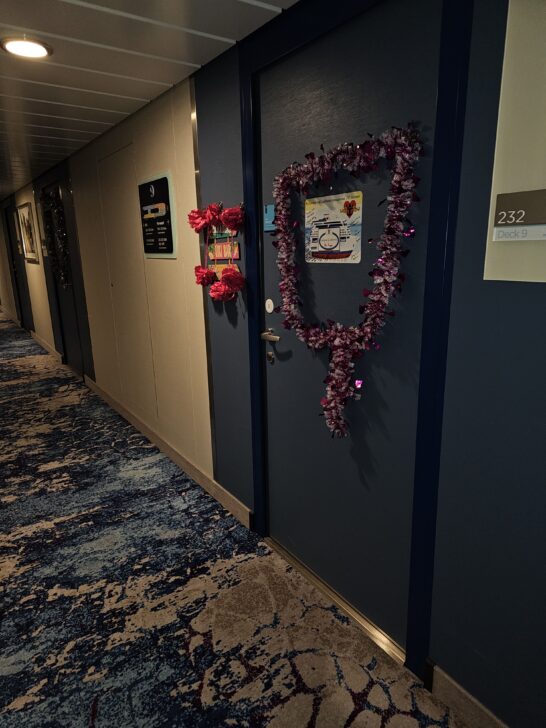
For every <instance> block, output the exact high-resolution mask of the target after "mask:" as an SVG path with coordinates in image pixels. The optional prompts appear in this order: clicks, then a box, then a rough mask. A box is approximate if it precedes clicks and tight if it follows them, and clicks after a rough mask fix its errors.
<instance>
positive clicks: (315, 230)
mask: <svg viewBox="0 0 546 728" xmlns="http://www.w3.org/2000/svg"><path fill="white" fill-rule="evenodd" d="M361 239H362V192H346V193H345V194H341V195H328V196H327V197H312V198H308V199H306V200H305V262H306V263H360V251H361Z"/></svg>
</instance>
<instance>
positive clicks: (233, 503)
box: [84, 375, 252, 528]
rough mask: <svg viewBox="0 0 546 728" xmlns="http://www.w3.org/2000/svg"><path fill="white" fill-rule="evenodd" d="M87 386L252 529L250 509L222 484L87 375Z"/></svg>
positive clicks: (85, 378)
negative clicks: (206, 473)
mask: <svg viewBox="0 0 546 728" xmlns="http://www.w3.org/2000/svg"><path fill="white" fill-rule="evenodd" d="M84 381H85V384H86V385H87V386H88V387H89V389H90V390H91V391H93V392H95V394H98V395H99V397H101V399H103V400H104V401H105V402H106V403H107V404H109V405H110V407H112V408H113V409H115V410H116V412H118V413H119V414H120V415H121V416H122V417H123V418H124V419H126V420H127V421H128V422H130V423H131V424H132V425H133V427H136V429H137V430H139V432H141V433H142V434H143V435H144V436H145V437H147V438H148V440H150V442H152V443H153V444H154V445H155V446H156V447H158V448H159V449H160V450H161V452H162V453H164V454H165V455H166V456H167V457H168V458H170V459H171V460H172V461H173V462H174V463H176V465H178V467H179V468H181V469H182V470H183V471H184V472H185V473H186V474H187V475H189V476H190V478H192V479H193V480H195V482H196V483H197V484H198V485H200V486H201V487H202V488H203V490H206V491H207V493H208V494H209V495H210V496H212V497H213V498H214V499H215V500H216V501H218V503H220V505H221V506H223V507H224V508H225V509H226V510H227V511H229V512H230V513H231V515H232V516H234V517H235V518H236V519H237V520H238V521H239V522H240V523H242V524H243V526H246V527H247V528H250V523H251V518H252V512H251V511H250V509H249V508H248V507H247V506H245V505H244V503H241V501H239V500H238V499H237V498H236V497H235V496H234V495H232V494H231V493H230V492H229V491H227V490H226V489H225V488H224V487H223V486H222V485H220V483H217V482H216V481H215V480H213V479H212V478H210V477H209V476H208V475H205V473H203V472H202V471H201V470H200V469H199V468H198V467H197V466H196V465H194V464H193V463H191V462H190V461H189V460H187V459H186V458H185V457H184V456H183V455H181V454H180V453H179V452H178V451H177V450H175V448H174V447H172V445H169V443H168V442H166V441H165V440H163V438H161V437H160V436H159V435H157V434H156V433H155V432H154V431H153V430H151V429H150V428H149V427H148V425H146V424H145V423H144V422H143V421H142V420H141V419H140V418H139V417H137V416H136V415H134V414H133V413H132V412H130V411H129V410H128V409H127V408H126V407H124V406H123V405H122V404H120V403H119V402H118V401H117V400H116V399H114V397H112V396H111V395H109V394H108V392H106V391H105V390H104V389H102V388H101V387H100V386H99V385H98V384H97V383H96V382H94V381H93V380H92V379H90V378H89V377H88V376H87V375H86V376H85V377H84Z"/></svg>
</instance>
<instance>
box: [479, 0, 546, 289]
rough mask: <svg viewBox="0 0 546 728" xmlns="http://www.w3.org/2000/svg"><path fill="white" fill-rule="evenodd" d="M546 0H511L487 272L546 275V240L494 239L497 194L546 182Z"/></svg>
mask: <svg viewBox="0 0 546 728" xmlns="http://www.w3.org/2000/svg"><path fill="white" fill-rule="evenodd" d="M545 37H546V2H545V0H510V4H509V9H508V24H507V28H506V44H505V50H504V65H503V70H502V85H501V97H500V105H499V119H498V125H497V142H496V147H495V164H494V168H493V184H492V190H491V208H490V215H489V230H488V234H487V251H486V257H485V274H484V278H486V279H491V280H508V281H546V242H545V241H544V240H535V241H533V240H528V241H522V240H518V241H493V222H494V217H495V206H496V199H497V195H498V194H500V193H503V192H524V191H527V190H538V189H545V188H546V125H545V119H546V42H545Z"/></svg>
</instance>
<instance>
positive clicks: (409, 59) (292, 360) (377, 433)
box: [259, 0, 441, 645]
mask: <svg viewBox="0 0 546 728" xmlns="http://www.w3.org/2000/svg"><path fill="white" fill-rule="evenodd" d="M440 14H441V3H438V2H436V0H418V2H415V3H407V2H404V0H384V2H381V3H378V4H377V5H375V6H373V7H372V8H371V9H370V10H367V11H366V12H364V13H363V14H362V15H361V16H359V17H357V18H356V19H355V20H353V21H351V22H349V23H347V24H345V25H343V26H341V27H339V28H337V29H335V30H333V31H331V32H330V33H329V34H327V35H325V36H323V37H321V38H320V39H319V40H317V41H315V42H313V43H312V44H310V45H308V46H305V47H304V48H302V49H300V50H298V51H297V52H295V53H293V54H291V55H289V56H287V57H285V58H283V59H282V60H281V61H280V62H278V63H277V64H275V65H273V66H271V67H270V68H268V69H267V70H266V71H264V72H262V73H261V74H260V78H259V86H260V118H261V160H262V196H263V202H264V204H268V203H269V204H270V203H272V202H273V198H272V185H273V179H274V177H275V176H276V175H277V174H279V173H280V172H281V171H282V170H283V169H284V168H285V167H286V166H287V165H289V164H291V163H292V162H294V161H305V154H306V153H308V152H315V153H317V154H320V146H321V145H323V146H324V148H325V149H328V148H330V147H333V146H336V145H338V144H340V143H343V142H354V143H358V142H361V141H364V140H366V138H367V134H368V133H372V134H380V133H381V132H383V131H384V130H385V129H387V128H388V127H391V126H399V127H401V126H406V125H407V123H408V122H410V121H414V122H417V124H418V126H419V128H420V130H421V133H422V136H423V138H424V141H425V150H426V154H425V157H424V158H423V159H422V161H421V162H420V163H419V166H418V169H417V174H418V175H419V177H420V178H421V182H420V185H419V190H418V192H419V195H420V197H421V201H420V202H419V203H418V205H417V206H416V208H415V212H414V213H413V214H412V222H413V223H414V224H415V227H416V228H417V235H416V237H415V238H414V239H413V240H412V241H411V249H412V252H411V254H410V255H409V256H408V257H407V258H406V259H405V260H404V261H403V271H404V273H405V275H406V283H405V288H404V290H403V293H402V295H401V296H400V297H399V298H398V299H397V301H396V302H395V306H394V308H395V311H396V316H395V317H394V318H393V319H392V321H389V323H388V325H387V326H386V327H385V330H384V334H383V335H382V336H381V349H380V350H379V351H374V352H373V353H369V355H365V356H364V357H363V358H362V360H361V361H360V362H359V363H358V364H357V377H358V378H359V379H362V380H363V382H364V384H363V390H362V398H361V399H360V401H353V402H351V403H350V404H349V406H348V407H347V417H348V420H349V423H350V435H349V437H348V438H346V439H332V438H331V436H330V433H329V431H328V430H327V428H326V425H325V421H324V418H323V417H321V416H319V415H320V413H321V407H320V399H321V397H322V396H323V391H324V386H325V385H324V383H323V380H324V377H325V376H326V373H327V368H328V353H327V351H322V352H319V353H318V354H313V353H312V352H311V351H310V350H308V349H307V348H306V347H305V345H304V344H302V343H301V342H300V341H299V340H298V339H297V338H296V336H295V334H294V333H293V332H291V331H285V330H284V329H283V327H282V315H281V314H280V313H275V312H273V313H266V310H265V305H264V328H270V327H271V328H273V329H274V330H275V333H276V334H279V335H280V336H281V339H280V341H279V342H278V343H277V344H275V346H274V348H273V347H272V345H271V344H265V345H264V356H265V354H266V353H267V352H269V359H271V358H272V357H273V358H274V361H273V362H272V363H268V364H267V365H266V368H267V393H266V399H267V442H268V444H267V448H268V452H267V457H268V494H269V495H268V518H269V532H270V535H271V536H272V538H273V539H275V540H276V541H277V542H279V543H280V544H281V545H282V546H283V547H285V548H286V549H287V550H288V551H289V552H291V553H292V554H293V555H294V556H296V557H297V558H298V559H300V560H301V561H302V562H303V563H304V564H305V565H306V566H307V567H309V568H310V569H311V570H312V571H313V572H315V573H316V574H317V575H318V576H319V577H321V578H322V579H323V580H324V581H325V582H327V583H328V584H329V585H330V586H331V587H332V588H333V589H334V590H336V591H337V592H338V593H339V594H340V595H341V596H342V597H344V598H345V599H346V600H348V601H349V602H350V603H351V604H352V605H353V606H354V607H356V608H357V609H358V610H359V611H360V612H361V613H363V614H364V615H365V616H366V617H367V618H369V619H370V620H371V621H373V622H374V623H375V624H376V625H377V626H378V627H380V628H381V629H382V630H383V631H384V632H386V633H387V634H388V635H389V636H391V637H392V638H393V639H394V640H395V641H397V642H398V643H399V644H400V645H404V644H405V639H406V615H407V602H408V587H409V559H410V540H411V514H412V497H413V476H414V460H415V437H416V417H417V395H418V384H419V355H420V344H421V321H422V314H423V289H424V281H425V259H426V252H425V248H426V242H427V219H428V212H429V209H428V208H429V196H430V178H431V165H432V149H433V144H434V140H433V138H432V134H433V130H434V125H435V107H436V90H437V77H438V62H437V60H438V55H439V42H440V20H441V18H440ZM388 182H389V173H388V171H387V169H386V168H382V169H380V170H379V172H378V174H376V175H374V176H373V177H369V178H362V179H360V180H355V179H353V178H351V177H349V176H343V174H339V175H337V177H335V178H334V179H333V180H332V182H331V183H330V184H329V185H328V186H324V187H322V188H317V189H315V190H313V191H311V192H310V196H320V195H328V194H335V193H338V192H345V191H347V190H352V191H362V193H363V206H362V207H363V209H362V212H363V225H362V260H361V262H360V263H356V264H344V265H339V264H337V265H335V264H321V265H317V264H310V263H305V260H304V259H303V257H302V260H301V261H300V263H301V268H302V285H301V291H302V297H303V308H304V312H305V315H306V318H307V320H308V321H310V322H317V321H326V320H327V319H334V320H337V321H341V322H342V323H344V324H351V323H356V322H357V321H358V320H359V312H358V307H359V304H361V303H363V298H362V289H363V288H366V287H369V286H370V281H371V279H370V278H369V276H368V271H369V270H370V268H371V266H372V262H373V260H374V258H375V257H377V256H376V253H375V250H374V249H372V248H371V247H370V246H368V245H367V243H366V241H367V240H368V238H372V237H375V236H378V235H379V234H380V232H381V230H382V224H383V218H384V214H385V206H384V205H382V204H380V203H381V201H382V200H384V198H385V197H386V195H387V192H388ZM295 207H297V209H298V210H299V212H298V222H299V223H300V225H303V198H300V199H299V200H298V201H297V203H295ZM271 243H272V238H271V235H270V234H269V233H264V235H263V246H264V251H263V261H264V270H263V277H264V292H265V298H266V299H272V300H273V303H274V304H275V305H278V304H279V302H280V301H279V294H278V283H279V277H278V270H277V266H276V262H275V256H276V251H275V249H274V247H273V246H272V244H271ZM264 304H265V301H264Z"/></svg>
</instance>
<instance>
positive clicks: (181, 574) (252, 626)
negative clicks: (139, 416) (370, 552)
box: [0, 316, 462, 728]
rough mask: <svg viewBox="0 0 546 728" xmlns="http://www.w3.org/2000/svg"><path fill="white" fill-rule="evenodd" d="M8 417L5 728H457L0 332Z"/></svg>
mask: <svg viewBox="0 0 546 728" xmlns="http://www.w3.org/2000/svg"><path fill="white" fill-rule="evenodd" d="M0 402H1V405H0V413H1V414H0V428H1V440H0V463H1V472H2V483H1V493H0V501H1V504H2V505H1V510H2V518H1V536H0V543H1V553H0V573H1V579H2V587H3V590H2V603H3V604H2V614H3V619H2V627H1V639H0V641H1V643H2V646H3V647H2V655H1V658H0V685H1V689H0V694H1V696H2V700H1V707H0V724H1V725H2V726H3V727H5V728H11V727H15V726H23V725H24V726H25V728H38V727H39V726H40V727H42V726H46V725H47V726H70V727H71V728H79V727H80V726H81V727H82V728H84V727H87V726H96V727H97V728H98V727H99V726H105V727H106V726H115V725H120V726H121V725H123V726H143V727H146V728H152V726H188V727H189V726H191V728H196V727H197V726H217V725H226V726H227V725H229V726H262V725H271V726H279V727H280V726H298V727H299V726H301V727H303V726H316V728H319V726H320V727H323V728H326V727H328V728H334V727H335V726H340V727H341V726H353V727H354V728H357V726H360V727H363V726H369V727H376V728H380V727H383V726H385V727H387V726H388V727H390V728H406V727H407V728H410V727H415V728H428V727H429V726H430V727H432V726H439V727H441V728H448V727H450V728H453V727H455V726H456V725H457V726H461V725H462V724H461V723H460V722H456V721H455V719H454V718H453V716H451V715H450V713H449V711H448V710H447V709H445V708H444V707H442V706H441V705H440V704H439V703H437V702H436V701H435V700H434V699H433V698H432V696H431V695H430V694H429V693H428V692H427V691H425V690H424V689H423V688H422V687H420V685H419V683H418V681H417V680H416V678H415V677H414V676H413V675H412V674H411V673H410V672H408V671H407V670H405V669H404V668H403V667H402V666H400V665H399V664H397V663H396V662H395V661H394V660H392V659H391V658H390V657H389V656H387V655H386V654H385V653H383V652H382V650H380V649H379V648H378V647H377V646H376V645H375V644H374V643H373V642H372V641H371V640H369V639H368V638H367V636H366V635H365V634H364V633H363V632H362V631H361V630H360V629H359V628H358V627H357V626H356V625H354V624H352V623H351V622H350V621H349V619H348V618H347V617H346V616H344V615H343V614H341V613H340V612H339V611H338V610H337V609H336V607H335V606H333V605H332V604H330V603H328V602H327V601H325V599H324V598H323V597H322V595H321V594H320V593H319V592H318V590H317V589H315V587H313V586H311V585H310V584H309V583H308V582H307V581H306V580H305V579H304V578H303V577H302V576H301V575H299V574H298V573H297V572H296V571H295V570H294V569H293V568H292V567H290V566H289V565H288V564H286V562H284V561H283V560H282V559H281V558H280V557H279V556H278V555H276V554H275V553H273V552H272V551H271V550H270V549H269V548H268V546H267V545H266V544H265V543H264V542H262V541H260V540H259V539H258V538H257V537H256V536H254V535H253V534H252V533H251V532H249V531H248V530H247V529H246V528H245V527H243V526H242V525H240V524H239V523H238V522H237V521H236V520H235V519H234V518H233V517H232V516H230V515H229V514H227V512H226V511H224V510H223V509H222V508H221V507H220V506H219V505H218V504H217V503H216V502H215V501H214V500H213V499H212V498H211V497H210V496H208V495H207V494H206V493H205V492H204V491H203V490H202V489H201V488H200V487H199V486H198V485H196V484H195V483H194V482H193V481H192V480H191V479H190V478H189V477H188V476H187V475H185V474H184V473H183V472H182V471H181V470H179V468H178V467H177V466H176V465H175V464H174V463H172V462H171V461H170V460H169V459H168V458H167V457H165V456H164V455H163V454H161V453H160V452H159V451H158V450H157V449H156V448H155V447H154V446H152V445H151V444H150V443H149V442H148V440H147V439H146V438H145V437H144V436H143V435H141V434H139V433H138V432H137V431H136V430H135V429H134V428H133V427H132V426H131V425H129V424H128V423H127V422H125V420H123V419H122V418H121V417H120V416H119V415H118V414H117V413H116V412H114V411H113V410H111V409H110V408H109V407H108V406H107V405H106V404H104V403H103V402H102V401H101V400H100V399H99V398H98V397H97V396H96V395H95V394H94V393H92V392H91V391H90V390H89V389H88V388H87V387H86V386H85V385H84V384H82V382H81V381H79V380H78V379H77V378H76V377H75V376H74V375H73V374H72V372H71V371H70V370H69V369H68V368H67V367H65V366H63V365H60V364H59V363H58V362H57V360H56V359H55V358H54V357H53V356H51V355H49V354H47V353H46V352H45V351H44V350H43V349H42V348H41V347H40V346H38V345H37V344H36V343H35V342H34V341H33V340H32V339H31V338H30V336H29V335H28V334H27V333H26V332H23V331H22V330H21V329H19V328H17V327H16V326H14V325H13V324H12V323H11V322H10V321H8V320H7V319H6V318H5V317H3V316H2V318H1V319H0ZM370 588H376V586H374V585H373V584H370Z"/></svg>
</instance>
